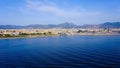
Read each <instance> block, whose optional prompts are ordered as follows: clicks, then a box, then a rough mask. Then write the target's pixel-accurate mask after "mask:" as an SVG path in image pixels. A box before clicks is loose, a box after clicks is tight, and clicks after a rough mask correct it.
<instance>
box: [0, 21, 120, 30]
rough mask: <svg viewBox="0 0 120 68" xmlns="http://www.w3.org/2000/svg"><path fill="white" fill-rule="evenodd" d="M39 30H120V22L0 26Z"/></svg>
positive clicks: (3, 26)
mask: <svg viewBox="0 0 120 68" xmlns="http://www.w3.org/2000/svg"><path fill="white" fill-rule="evenodd" d="M22 28H23V29H24V28H25V29H37V28H41V29H42V28H43V29H48V28H120V22H106V23H103V24H98V25H89V24H87V25H82V26H78V25H75V24H73V23H68V22H66V23H62V24H58V25H54V24H49V25H40V24H36V25H27V26H16V25H0V29H22Z"/></svg>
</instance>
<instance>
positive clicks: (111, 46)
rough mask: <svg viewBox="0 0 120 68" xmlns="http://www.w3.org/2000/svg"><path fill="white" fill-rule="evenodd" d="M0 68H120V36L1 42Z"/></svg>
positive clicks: (25, 39)
mask: <svg viewBox="0 0 120 68" xmlns="http://www.w3.org/2000/svg"><path fill="white" fill-rule="evenodd" d="M0 68H120V36H54V37H43V38H40V37H38V38H16V39H0Z"/></svg>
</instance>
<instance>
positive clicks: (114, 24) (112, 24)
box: [99, 22, 120, 28]
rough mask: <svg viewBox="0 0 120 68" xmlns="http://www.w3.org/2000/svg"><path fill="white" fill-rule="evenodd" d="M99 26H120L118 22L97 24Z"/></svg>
mask: <svg viewBox="0 0 120 68" xmlns="http://www.w3.org/2000/svg"><path fill="white" fill-rule="evenodd" d="M99 27H100V28H120V22H106V23H103V24H100V25H99Z"/></svg>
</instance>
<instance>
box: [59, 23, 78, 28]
mask: <svg viewBox="0 0 120 68" xmlns="http://www.w3.org/2000/svg"><path fill="white" fill-rule="evenodd" d="M57 26H58V27H59V28H77V27H78V26H77V25H75V24H73V23H68V22H66V23H62V24H58V25H57Z"/></svg>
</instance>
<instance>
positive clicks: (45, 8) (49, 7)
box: [0, 0, 120, 25]
mask: <svg viewBox="0 0 120 68" xmlns="http://www.w3.org/2000/svg"><path fill="white" fill-rule="evenodd" d="M119 2H120V1H119V0H111V1H109V0H1V1H0V8H1V10H0V25H6V24H8V25H29V24H60V23H64V22H73V23H75V24H77V25H83V24H100V23H104V22H117V21H120V19H119V18H120V15H119V13H120V7H119Z"/></svg>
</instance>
